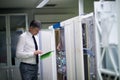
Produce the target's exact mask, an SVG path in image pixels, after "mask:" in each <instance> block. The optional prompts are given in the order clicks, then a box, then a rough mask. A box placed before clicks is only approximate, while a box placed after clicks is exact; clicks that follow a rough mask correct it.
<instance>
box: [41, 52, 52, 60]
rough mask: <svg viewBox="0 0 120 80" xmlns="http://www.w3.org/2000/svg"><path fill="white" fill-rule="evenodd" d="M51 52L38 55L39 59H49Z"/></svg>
mask: <svg viewBox="0 0 120 80" xmlns="http://www.w3.org/2000/svg"><path fill="white" fill-rule="evenodd" d="M52 52H53V51H48V52H46V53H44V54H42V55H40V59H41V60H43V59H45V58H48V57H50V56H51V55H52Z"/></svg>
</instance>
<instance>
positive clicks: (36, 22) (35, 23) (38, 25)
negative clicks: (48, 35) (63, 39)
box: [30, 20, 41, 29]
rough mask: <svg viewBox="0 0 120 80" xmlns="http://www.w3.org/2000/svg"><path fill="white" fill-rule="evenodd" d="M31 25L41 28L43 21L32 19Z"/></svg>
mask: <svg viewBox="0 0 120 80" xmlns="http://www.w3.org/2000/svg"><path fill="white" fill-rule="evenodd" d="M30 27H33V28H39V29H41V22H40V21H36V20H32V21H31V23H30Z"/></svg>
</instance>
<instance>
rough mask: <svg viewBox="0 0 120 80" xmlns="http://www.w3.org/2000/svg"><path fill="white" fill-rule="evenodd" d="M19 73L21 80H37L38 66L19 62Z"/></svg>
mask: <svg viewBox="0 0 120 80" xmlns="http://www.w3.org/2000/svg"><path fill="white" fill-rule="evenodd" d="M20 73H21V77H22V80H37V75H38V65H37V64H27V63H23V62H21V63H20Z"/></svg>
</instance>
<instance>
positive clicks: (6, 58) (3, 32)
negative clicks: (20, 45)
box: [0, 14, 27, 80]
mask: <svg viewBox="0 0 120 80" xmlns="http://www.w3.org/2000/svg"><path fill="white" fill-rule="evenodd" d="M26 26H27V15H26V14H3V15H2V14H1V15H0V80H21V78H20V73H19V68H18V65H19V60H17V59H16V58H15V52H16V44H17V40H18V37H19V35H20V34H21V33H22V32H23V31H24V29H25V28H26Z"/></svg>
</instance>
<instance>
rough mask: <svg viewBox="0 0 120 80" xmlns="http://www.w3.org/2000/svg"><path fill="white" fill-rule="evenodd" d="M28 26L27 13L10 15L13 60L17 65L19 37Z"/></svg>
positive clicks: (13, 63)
mask: <svg viewBox="0 0 120 80" xmlns="http://www.w3.org/2000/svg"><path fill="white" fill-rule="evenodd" d="M25 26H26V21H25V15H13V16H10V32H11V61H12V65H15V61H16V60H15V53H16V45H17V41H18V37H19V35H20V34H21V33H23V32H24V30H25Z"/></svg>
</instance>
